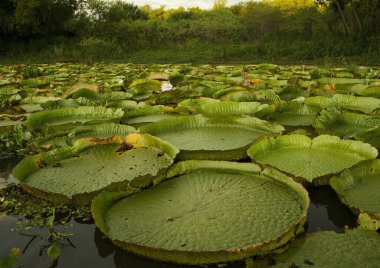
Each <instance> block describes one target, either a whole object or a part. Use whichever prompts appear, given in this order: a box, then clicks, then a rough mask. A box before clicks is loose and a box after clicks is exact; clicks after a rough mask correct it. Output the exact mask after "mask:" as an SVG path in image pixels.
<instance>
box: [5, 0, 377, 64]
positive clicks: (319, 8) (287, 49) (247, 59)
mask: <svg viewBox="0 0 380 268" xmlns="http://www.w3.org/2000/svg"><path fill="white" fill-rule="evenodd" d="M226 4H227V1H224V0H217V1H215V2H214V7H213V8H212V9H210V10H202V9H200V8H187V9H185V8H183V7H179V8H177V9H166V8H165V7H164V6H162V7H160V8H152V7H150V6H147V5H146V6H136V5H134V4H131V3H128V2H126V1H104V0H55V1H52V0H33V1H30V0H18V1H14V0H4V1H2V3H1V5H0V26H1V27H0V64H15V63H26V64H32V63H54V62H84V63H93V62H100V61H102V62H113V63H118V62H120V63H126V62H130V63H194V64H202V63H203V64H206V63H207V64H248V63H249V64H255V63H262V62H268V63H275V64H300V65H302V64H312V65H315V64H316V65H323V66H337V65H339V66H350V65H371V66H378V65H380V26H379V23H378V22H379V21H380V0H375V1H373V0H360V1H351V0H344V1H343V0H339V1H324V0H315V1H313V0H286V1H279V0H271V1H270V0H265V1H261V2H254V1H248V2H241V3H239V4H236V5H232V6H227V5H226Z"/></svg>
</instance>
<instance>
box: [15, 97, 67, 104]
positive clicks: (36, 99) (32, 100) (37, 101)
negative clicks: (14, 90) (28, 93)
mask: <svg viewBox="0 0 380 268" xmlns="http://www.w3.org/2000/svg"><path fill="white" fill-rule="evenodd" d="M59 100H62V98H59V97H52V96H33V97H27V98H23V99H22V100H21V101H20V103H21V104H42V103H46V102H49V101H59Z"/></svg>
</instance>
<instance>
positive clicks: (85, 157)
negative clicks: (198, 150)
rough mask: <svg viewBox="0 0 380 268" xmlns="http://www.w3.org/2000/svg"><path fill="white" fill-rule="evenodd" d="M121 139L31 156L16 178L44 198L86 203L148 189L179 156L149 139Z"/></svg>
mask: <svg viewBox="0 0 380 268" xmlns="http://www.w3.org/2000/svg"><path fill="white" fill-rule="evenodd" d="M115 137H118V136H115ZM119 139H121V138H120V137H119V138H118V139H115V138H114V139H110V140H91V139H82V140H78V141H77V142H76V143H75V144H74V145H73V146H70V147H69V146H67V147H62V148H58V149H55V150H52V151H50V152H46V153H41V154H39V155H35V156H29V157H27V158H25V159H24V160H22V161H21V162H20V163H19V164H18V165H17V166H16V167H15V169H14V170H13V173H12V174H13V176H14V177H15V178H16V179H18V180H19V181H20V182H21V186H22V187H23V188H25V189H26V190H28V191H30V192H32V193H33V194H35V195H37V196H40V197H42V198H45V199H48V200H51V201H53V202H66V203H71V202H72V203H88V202H89V201H90V200H91V198H92V197H93V196H94V195H95V194H97V193H98V192H99V191H101V190H104V189H125V188H128V187H146V186H147V185H149V184H150V183H151V182H152V178H153V177H154V176H157V175H158V174H160V173H161V172H163V171H164V170H165V169H166V168H167V167H168V166H170V165H171V164H172V162H173V159H174V157H175V156H176V154H177V152H178V150H177V149H176V148H175V147H173V146H172V145H170V144H168V143H166V142H163V141H161V140H159V139H158V138H155V137H152V136H150V135H142V134H130V135H128V136H127V137H126V141H125V143H121V144H120V142H122V140H121V141H119ZM131 146H133V147H132V149H128V148H130V147H131ZM126 149H127V150H126Z"/></svg>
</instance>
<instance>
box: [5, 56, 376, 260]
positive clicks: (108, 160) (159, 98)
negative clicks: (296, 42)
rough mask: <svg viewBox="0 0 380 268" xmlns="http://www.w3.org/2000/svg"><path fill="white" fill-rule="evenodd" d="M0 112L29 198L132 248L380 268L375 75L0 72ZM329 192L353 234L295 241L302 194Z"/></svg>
mask: <svg viewBox="0 0 380 268" xmlns="http://www.w3.org/2000/svg"><path fill="white" fill-rule="evenodd" d="M0 101H1V107H0V109H1V115H0V135H7V141H8V140H12V137H16V136H15V135H18V136H17V137H19V136H20V135H21V138H19V139H21V141H20V142H19V143H16V144H14V143H13V144H11V145H9V144H8V145H7V144H5V143H3V140H2V142H1V143H2V144H1V146H3V147H4V148H7V149H8V151H9V149H10V147H12V148H15V150H16V149H23V150H22V151H23V152H25V151H28V152H30V155H29V156H27V157H26V158H24V159H23V160H22V161H21V162H20V163H19V164H18V165H17V166H16V167H15V169H14V170H13V173H12V175H13V176H14V178H16V179H17V180H18V181H19V182H20V186H21V187H22V188H23V189H24V190H25V191H28V192H30V193H32V194H33V195H36V196H37V197H40V198H43V199H46V200H49V201H51V202H53V203H56V204H74V205H90V204H91V211H92V216H93V218H94V220H95V223H96V225H97V226H98V228H99V229H100V230H101V231H102V232H103V233H104V234H105V235H106V236H107V237H109V238H110V239H111V240H112V241H113V242H114V243H115V244H117V245H119V246H120V247H122V248H125V249H126V250H128V251H131V252H133V253H136V254H139V255H142V256H146V257H148V258H153V259H156V260H161V261H168V262H175V263H181V264H208V263H219V262H227V261H234V260H241V259H246V258H250V257H252V256H259V257H260V258H259V257H255V264H256V265H258V266H259V267H260V266H264V267H265V266H268V265H273V264H276V265H278V266H281V267H282V266H284V267H289V265H296V266H297V267H298V266H299V267H301V266H304V265H305V264H306V265H315V266H317V267H318V266H319V267H326V265H330V266H331V267H338V266H339V267H341V266H345V265H342V261H346V262H347V265H348V264H353V263H354V264H357V265H358V266H360V265H361V264H365V265H366V266H368V267H370V266H373V267H375V266H376V265H378V264H379V261H380V260H379V256H380V236H379V234H378V233H377V232H376V230H378V229H379V228H380V194H379V193H380V160H379V159H378V158H377V157H378V150H377V149H378V148H380V69H378V68H369V67H357V68H356V69H350V70H347V69H344V68H335V69H323V68H318V67H313V66H277V65H272V64H259V65H246V66H211V65H202V66H193V65H188V64H178V65H151V66H147V65H132V64H96V65H92V66H88V65H84V64H63V63H61V64H54V65H33V66H22V65H20V66H1V67H0ZM2 133H3V134H2ZM17 146H19V148H18V147H17ZM320 185H330V186H331V187H332V188H333V189H334V190H335V191H336V192H337V194H338V195H339V197H340V198H341V200H342V201H343V202H344V203H345V204H347V206H348V207H350V208H351V209H352V211H353V212H354V213H355V214H357V215H358V223H359V227H358V228H357V229H354V230H346V231H345V233H340V234H338V233H334V232H323V231H321V232H317V233H315V234H313V235H311V236H306V237H304V236H302V235H300V234H301V233H302V232H303V231H304V224H305V223H306V220H307V210H308V207H309V202H310V201H309V196H308V192H307V189H308V188H309V187H318V186H320ZM293 240H295V241H294V242H292V241H293ZM342 247H344V248H345V250H340V249H341V248H342ZM280 252H283V253H280ZM344 252H346V253H344ZM347 252H350V253H347ZM269 254H272V255H271V256H270V257H265V256H267V255H269ZM342 254H344V256H343V255H342Z"/></svg>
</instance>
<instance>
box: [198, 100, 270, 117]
mask: <svg viewBox="0 0 380 268" xmlns="http://www.w3.org/2000/svg"><path fill="white" fill-rule="evenodd" d="M267 107H268V105H267V104H261V103H260V102H233V101H221V102H214V103H206V104H203V105H202V106H201V107H200V111H199V112H200V113H202V114H206V115H254V114H256V113H257V112H259V111H261V110H263V109H265V108H267Z"/></svg>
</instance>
